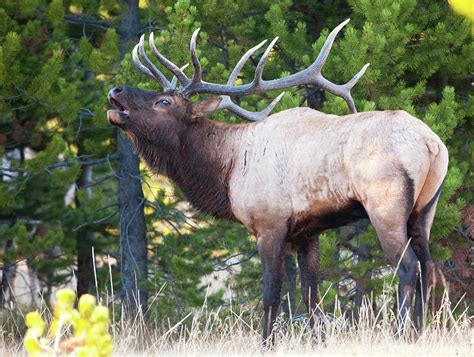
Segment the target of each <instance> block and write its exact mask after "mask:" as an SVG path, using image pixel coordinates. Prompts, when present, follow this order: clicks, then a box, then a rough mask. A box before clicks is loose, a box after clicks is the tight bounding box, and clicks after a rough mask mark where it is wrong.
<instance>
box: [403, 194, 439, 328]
mask: <svg viewBox="0 0 474 357" xmlns="http://www.w3.org/2000/svg"><path fill="white" fill-rule="evenodd" d="M435 210H436V202H434V204H432V205H431V207H428V209H422V210H421V211H420V212H413V213H412V214H411V216H410V219H409V220H408V236H409V237H411V247H412V248H413V251H414V252H415V254H416V256H417V258H418V260H419V261H420V267H421V276H420V279H419V281H418V283H417V293H416V299H415V316H414V322H415V327H416V329H417V330H419V331H421V329H422V327H423V315H424V311H425V308H426V306H427V302H428V299H429V292H430V289H431V287H432V286H433V285H434V283H435V281H434V279H435V274H434V263H433V260H432V259H431V254H430V250H429V247H428V241H429V236H430V229H431V225H432V224H433V218H434V214H435Z"/></svg>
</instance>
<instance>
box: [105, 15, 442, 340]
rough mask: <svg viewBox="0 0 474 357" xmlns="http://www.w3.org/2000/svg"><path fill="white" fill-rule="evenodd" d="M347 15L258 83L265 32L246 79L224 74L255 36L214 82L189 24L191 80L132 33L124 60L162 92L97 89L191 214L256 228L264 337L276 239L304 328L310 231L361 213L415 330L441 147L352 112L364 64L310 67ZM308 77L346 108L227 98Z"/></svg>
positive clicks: (402, 118) (113, 119)
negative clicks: (245, 103) (325, 70)
mask: <svg viewBox="0 0 474 357" xmlns="http://www.w3.org/2000/svg"><path fill="white" fill-rule="evenodd" d="M348 21H349V20H346V21H344V22H343V23H341V24H340V25H339V26H337V27H336V28H335V29H334V30H333V31H332V32H331V33H330V35H329V36H328V38H327V40H326V42H325V44H324V46H323V48H322V50H321V52H320V53H319V55H318V57H317V59H316V60H315V62H314V63H313V64H312V65H310V66H309V67H308V68H306V69H304V70H302V71H300V72H297V73H294V74H291V75H289V76H287V77H284V78H279V79H273V80H264V79H263V78H262V73H263V69H264V65H265V63H266V61H267V59H268V56H269V54H270V51H271V49H272V47H273V45H274V44H275V42H276V39H275V40H273V41H272V42H271V43H270V45H269V46H268V47H267V49H266V50H265V52H264V54H263V55H262V57H261V58H260V60H259V62H258V64H257V67H256V70H255V76H254V78H253V80H252V82H250V83H248V84H243V85H234V82H235V80H236V78H237V76H238V74H239V72H240V71H241V69H242V67H243V66H244V64H245V63H246V62H247V61H248V59H249V58H250V57H251V56H252V55H253V54H254V53H255V52H256V51H257V50H258V49H259V48H260V47H262V46H263V44H264V42H262V43H260V44H259V45H258V46H255V47H254V48H252V49H250V50H249V51H248V52H247V53H245V54H244V56H243V57H242V58H241V59H240V61H239V62H238V63H237V64H236V66H235V68H234V69H233V71H232V73H231V75H230V77H229V80H228V82H227V84H225V85H222V84H216V83H209V82H206V81H204V80H203V79H202V69H201V64H200V62H199V58H198V56H197V54H196V39H197V35H198V31H199V29H198V30H196V31H195V32H194V34H193V35H192V38H191V42H190V53H191V59H192V65H193V67H194V73H193V77H192V78H188V76H187V75H186V74H185V73H184V70H183V68H179V67H178V66H177V65H175V64H174V63H172V62H171V61H169V60H168V59H167V58H166V57H165V56H164V55H163V54H162V53H161V52H159V50H158V49H157V48H156V46H155V42H154V37H153V33H151V34H150V37H149V46H150V49H151V51H152V53H153V54H154V55H155V57H156V58H157V60H158V61H159V62H160V63H161V65H163V66H164V67H165V68H167V69H168V70H169V71H170V72H171V73H173V75H174V77H173V79H172V80H171V81H169V80H168V79H167V78H166V77H165V75H164V74H163V73H162V72H161V71H160V70H159V69H158V68H157V67H156V66H155V65H154V64H153V63H152V61H151V60H150V59H149V58H148V57H147V54H146V53H145V47H144V36H142V37H141V39H140V41H139V43H138V44H137V45H136V46H135V48H134V49H133V53H132V55H133V56H132V57H133V62H134V64H135V66H136V67H137V68H138V69H139V70H140V71H141V72H142V73H144V74H146V75H148V76H150V77H151V78H153V79H154V80H156V81H157V82H158V83H159V84H160V85H161V86H162V87H163V91H161V92H158V91H143V90H140V89H137V88H132V87H126V86H117V87H114V88H112V89H111V90H110V91H109V94H108V97H109V101H110V103H111V104H112V105H113V106H114V107H115V109H113V110H109V111H108V114H107V115H108V120H109V122H110V123H111V124H113V125H115V126H117V127H119V128H121V129H122V130H124V131H125V132H126V133H127V134H128V136H129V138H130V140H131V141H132V142H133V144H134V147H135V149H136V151H137V152H138V154H139V155H140V156H141V158H143V159H144V160H145V161H146V163H147V165H148V166H149V167H150V168H151V169H152V170H153V171H154V172H156V173H160V174H164V175H167V176H168V177H170V178H171V179H172V180H174V182H175V183H176V184H177V185H178V186H179V188H180V189H181V190H182V191H183V193H184V194H185V196H186V197H187V199H188V200H189V201H190V203H191V204H192V205H193V206H194V207H196V208H197V209H198V210H199V211H201V212H203V213H205V214H209V215H211V216H214V217H217V218H221V219H227V220H233V221H237V222H240V223H241V224H243V225H244V226H245V227H246V228H247V229H248V230H249V231H250V232H251V233H252V234H254V235H255V236H256V238H257V248H258V252H259V254H260V257H261V261H262V268H263V308H264V328H263V340H264V342H265V343H266V344H273V342H274V332H273V324H274V322H275V319H276V317H277V313H278V310H279V305H280V291H281V285H282V279H283V262H284V255H285V250H286V249H287V247H288V246H290V245H291V246H292V247H295V249H296V250H297V253H298V265H299V268H300V271H301V280H302V293H303V294H302V295H303V297H304V301H305V304H306V306H307V308H308V311H309V313H310V326H311V328H313V326H314V323H315V317H314V311H315V308H316V296H317V290H318V268H319V261H318V258H319V255H318V254H319V252H318V248H317V235H318V234H319V233H320V232H322V231H324V230H326V229H330V228H334V227H338V226H341V225H345V224H348V223H350V222H352V221H355V220H357V219H360V218H363V217H368V218H369V219H370V221H371V223H372V225H373V226H374V227H375V230H376V232H377V236H378V238H379V240H380V244H381V246H382V248H383V250H384V252H385V255H386V257H387V259H388V260H389V262H390V263H391V264H392V265H394V266H397V265H398V270H397V274H398V276H399V280H400V291H399V294H400V302H401V306H400V307H399V313H400V315H401V316H402V317H403V318H404V319H406V318H408V316H409V315H410V314H411V306H412V300H413V297H414V296H415V308H414V315H415V316H414V317H415V320H414V321H415V324H416V326H417V327H418V328H421V324H422V316H423V302H424V301H427V299H428V292H429V287H430V282H431V281H432V279H433V269H434V264H433V262H432V259H431V256H430V251H429V248H428V239H429V234H430V229H431V225H432V223H433V218H434V214H435V209H436V204H437V201H438V197H439V195H440V191H441V186H442V182H443V180H444V177H445V176H446V172H447V166H448V152H447V149H446V147H445V145H444V144H443V143H442V141H441V140H440V139H439V137H438V136H437V135H436V134H435V133H433V132H432V131H431V130H430V128H429V127H428V126H427V125H425V124H424V123H423V122H422V121H420V120H419V119H417V118H414V117H413V116H411V115H410V114H408V113H407V112H405V111H399V110H396V111H373V112H365V113H357V111H356V108H355V104H354V101H353V99H352V96H351V93H350V90H351V88H352V87H353V86H354V85H355V84H356V83H357V81H358V80H359V78H360V77H361V76H362V75H363V74H364V72H365V70H366V69H367V66H368V64H367V65H365V66H364V67H363V68H362V69H361V70H360V71H359V73H357V74H356V75H355V76H354V78H352V79H351V80H350V81H349V82H347V83H346V84H342V85H338V84H334V83H331V82H330V81H328V80H327V79H326V78H324V77H323V75H322V74H321V69H322V67H323V65H324V63H325V61H326V59H327V57H328V55H329V51H330V49H331V46H332V44H333V42H334V39H335V37H336V35H337V33H338V32H339V31H340V30H341V29H342V27H344V26H345V25H346V24H347V22H348ZM307 84H311V85H317V86H319V87H321V88H323V89H325V90H328V91H329V92H331V93H333V94H336V95H338V96H341V97H342V98H344V99H345V101H346V102H347V104H348V105H349V108H350V109H351V111H352V114H350V115H345V116H336V115H329V114H324V113H322V112H319V111H316V110H312V109H310V108H304V107H300V108H293V109H289V110H285V111H282V112H279V113H277V114H273V115H270V116H269V113H270V111H271V110H272V109H273V108H274V106H275V104H276V102H277V101H278V100H279V99H280V98H281V95H280V96H279V97H277V98H276V99H275V100H274V101H273V102H272V103H271V104H270V105H269V106H268V107H267V108H266V109H265V110H263V111H261V112H250V111H247V110H244V109H243V108H241V107H239V106H238V105H237V104H235V103H234V102H233V101H232V97H236V96H245V95H250V94H258V93H265V92H268V91H271V90H278V89H283V88H288V87H292V86H297V85H307ZM196 94H216V95H218V96H216V97H210V98H207V99H204V100H202V101H199V102H195V103H193V102H191V100H190V98H191V97H192V96H193V95H196ZM219 109H227V110H229V111H231V112H233V113H235V114H237V115H238V116H240V117H241V118H243V119H245V120H247V121H250V123H246V124H226V123H222V122H218V121H213V120H210V119H209V118H208V116H209V115H210V114H211V113H212V112H214V111H216V110H219ZM418 264H420V267H421V274H420V273H419V272H418Z"/></svg>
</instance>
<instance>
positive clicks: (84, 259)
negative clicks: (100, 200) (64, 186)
mask: <svg viewBox="0 0 474 357" xmlns="http://www.w3.org/2000/svg"><path fill="white" fill-rule="evenodd" d="M91 181H92V166H90V165H83V166H82V170H81V176H80V177H79V180H78V182H77V187H78V189H84V190H85V191H86V192H85V193H86V199H88V200H90V199H92V189H91V188H90V187H87V186H88V185H89V184H90V183H91ZM80 206H81V202H80V201H79V199H78V197H77V195H76V207H78V208H79V207H80ZM93 246H94V231H92V230H90V229H88V228H87V226H86V228H85V229H81V230H80V231H79V232H78V233H77V238H76V250H77V272H76V278H77V296H81V295H83V294H93V295H95V293H96V291H95V284H94V261H93V259H94V257H93V256H92V247H93Z"/></svg>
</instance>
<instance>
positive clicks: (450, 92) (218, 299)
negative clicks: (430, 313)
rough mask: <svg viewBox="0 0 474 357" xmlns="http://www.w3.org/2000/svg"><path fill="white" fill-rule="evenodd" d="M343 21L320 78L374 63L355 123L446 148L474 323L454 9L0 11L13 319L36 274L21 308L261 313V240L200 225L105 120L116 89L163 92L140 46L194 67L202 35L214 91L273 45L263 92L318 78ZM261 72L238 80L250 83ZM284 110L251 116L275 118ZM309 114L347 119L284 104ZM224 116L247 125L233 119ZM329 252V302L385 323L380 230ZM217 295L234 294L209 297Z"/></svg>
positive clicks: (4, 264) (468, 67) (300, 97)
mask: <svg viewBox="0 0 474 357" xmlns="http://www.w3.org/2000/svg"><path fill="white" fill-rule="evenodd" d="M347 18H350V19H351V22H350V23H349V25H347V26H346V27H345V28H344V30H343V31H342V33H341V34H340V35H339V37H338V39H337V40H336V42H335V45H334V47H333V49H332V51H331V54H330V56H329V59H328V62H327V64H326V65H325V67H324V69H323V73H324V75H325V76H326V78H329V79H330V80H332V81H334V82H336V83H343V82H346V81H347V80H349V79H350V78H351V77H352V75H353V74H354V73H357V71H358V70H359V69H360V68H361V67H362V66H363V65H364V64H365V63H370V64H371V65H370V67H369V69H368V71H367V72H366V74H365V75H364V76H363V77H362V79H361V80H360V81H359V83H358V84H357V86H356V87H355V88H354V90H353V95H354V98H355V101H356V106H357V108H358V109H359V111H370V110H393V109H403V110H406V111H407V112H409V113H411V114H412V115H414V116H416V117H418V118H420V119H422V120H423V121H424V122H425V123H427V124H428V125H429V126H430V127H431V128H432V129H433V130H434V131H435V132H436V133H437V134H438V135H439V136H440V137H441V139H442V140H443V141H444V142H445V143H446V144H447V146H448V148H449V153H450V165H449V173H448V176H447V178H446V180H445V184H444V188H443V192H442V195H441V198H440V202H439V205H438V211H437V215H436V218H435V223H434V226H433V229H432V234H431V249H432V252H433V257H434V259H435V260H436V262H438V264H439V267H440V268H441V270H442V271H443V272H444V275H445V276H446V279H447V281H448V283H449V285H450V291H451V298H452V300H453V301H454V302H455V303H456V302H458V301H459V300H460V299H463V304H466V305H467V306H468V307H469V306H470V308H471V309H472V302H473V301H474V289H473V286H474V282H473V278H474V270H473V259H474V253H473V234H474V206H473V205H472V187H473V186H472V171H471V170H470V169H471V165H472V153H473V143H472V140H471V139H472V137H473V131H472V117H473V113H474V105H473V103H474V102H473V97H472V92H471V91H472V82H473V79H474V78H473V74H472V69H473V68H474V53H473V52H474V51H473V50H474V48H473V43H472V37H471V36H472V28H471V24H470V22H469V20H467V19H465V18H463V17H462V16H459V15H457V14H456V13H455V12H453V10H452V9H451V7H450V6H449V4H448V2H447V1H441V0H437V1H432V0H419V1H416V0H396V1H382V0H347V1H344V0H332V1H331V0H324V1H312V0H311V1H310V0H294V1H290V0H283V1H263V0H254V1H250V0H248V1H245V0H241V1H235V0H221V1H217V0H196V1H190V0H178V1H168V0H164V1H154V0H149V1H145V0H140V1H138V0H121V1H113V0H53V1H46V0H21V1H18V0H3V1H2V3H1V4H0V155H1V157H2V165H1V167H0V243H1V244H0V247H1V251H0V270H1V281H0V308H1V309H15V308H18V307H19V306H18V305H19V304H18V301H19V300H20V298H21V297H20V296H16V295H15V294H14V291H15V285H16V284H19V283H18V281H19V280H20V279H23V280H24V279H26V278H25V276H26V277H27V279H26V280H27V284H26V285H27V289H26V290H23V292H22V294H23V295H27V296H28V297H29V300H27V301H30V302H31V303H34V302H35V301H38V299H40V298H41V299H44V300H46V301H48V300H49V297H50V296H51V295H52V293H53V291H54V290H55V289H56V288H57V287H58V286H62V285H64V284H69V285H74V286H76V287H77V291H78V294H79V295H81V294H83V293H87V292H88V293H92V294H97V295H98V296H99V297H101V298H102V299H103V301H105V302H106V303H108V304H109V305H114V304H121V306H124V307H125V309H124V310H123V312H127V311H129V312H132V313H135V312H136V311H137V310H142V311H146V314H147V316H149V318H156V319H160V318H161V317H163V316H166V318H167V319H168V321H171V322H176V321H180V320H181V319H182V318H183V317H184V316H186V315H187V313H188V312H189V311H191V310H192V309H193V308H196V307H201V306H202V305H203V303H204V302H206V304H207V306H209V307H211V308H217V307H219V306H224V307H225V306H228V304H229V301H230V300H229V298H231V299H232V301H233V304H235V305H237V306H238V305H239V304H244V303H245V304H247V305H250V306H254V307H256V306H258V305H259V304H260V296H261V283H260V281H261V269H260V262H259V259H258V257H257V255H256V247H255V238H254V237H252V236H251V235H250V234H249V233H248V232H247V231H246V230H245V229H244V228H243V227H242V226H240V225H238V224H235V223H230V222H226V221H217V220H213V219H211V218H209V217H206V216H202V215H199V214H197V213H196V212H195V211H193V209H192V208H191V207H189V205H187V204H186V202H185V199H184V197H183V195H182V194H181V193H180V192H179V190H178V189H177V188H176V187H175V186H174V185H173V183H172V182H169V181H168V180H167V179H166V178H164V177H161V176H157V175H153V174H152V173H151V172H150V171H149V170H148V169H147V168H146V167H145V166H144V165H143V164H142V163H139V160H138V158H137V157H136V156H135V154H134V153H133V150H132V147H131V145H130V143H129V142H128V139H127V138H126V137H125V136H124V135H123V134H122V133H121V132H120V131H118V130H117V129H116V128H115V127H113V126H111V125H109V124H108V122H107V119H106V111H107V109H108V107H109V105H108V103H107V92H108V90H109V89H110V88H112V87H113V86H114V85H117V84H129V85H133V86H138V87H140V88H145V89H155V90H156V89H159V88H157V84H156V83H154V82H152V81H150V80H149V79H148V78H146V77H145V76H143V75H142V74H140V73H139V72H138V71H136V70H135V68H134V67H133V65H132V64H131V49H132V48H133V45H134V44H135V43H136V42H137V40H138V38H139V35H140V34H142V33H145V34H147V33H149V32H152V31H154V33H155V38H156V43H157V47H158V48H160V49H162V51H163V53H164V54H165V55H166V56H167V57H168V58H170V59H172V60H173V62H175V63H177V64H178V65H180V66H182V65H184V64H186V63H188V62H189V61H190V59H189V50H188V46H189V45H188V43H189V42H188V41H189V39H190V37H191V34H192V32H193V31H194V30H195V29H196V28H198V27H200V28H201V32H200V36H199V44H198V48H199V50H198V52H199V54H200V58H201V63H202V66H203V72H204V77H205V78H206V79H207V80H209V81H213V82H219V83H225V82H226V80H227V78H228V76H229V74H230V71H231V70H232V68H233V66H234V65H235V63H236V62H237V60H238V59H239V58H240V57H241V56H242V54H243V53H245V51H246V50H248V49H249V48H251V47H253V46H254V45H256V44H257V43H259V42H261V41H262V40H263V39H272V38H273V37H275V36H279V41H278V42H277V45H276V47H275V49H274V51H273V53H272V54H271V58H270V60H269V63H268V64H267V66H266V68H265V74H264V76H265V78H278V77H280V76H283V75H285V74H288V73H293V72H295V71H298V70H301V69H302V68H305V67H306V66H308V65H309V64H310V63H311V62H312V61H313V60H314V59H315V58H316V56H317V54H318V52H319V50H320V49H321V46H322V44H323V43H324V40H325V39H326V37H327V35H328V33H329V31H330V30H332V29H333V28H334V27H335V26H337V25H338V24H339V23H341V22H342V21H343V20H345V19H347ZM150 57H151V56H150ZM257 61H258V56H257V57H255V58H252V60H251V61H250V63H251V65H247V66H246V67H245V68H244V70H243V72H242V73H241V76H240V78H239V81H241V82H243V83H246V82H248V81H250V80H251V78H252V76H253V72H254V69H255V65H256V62H257ZM186 71H187V73H188V75H189V74H190V72H189V71H190V69H189V68H188V69H187V70H186ZM278 94H279V93H270V94H268V95H266V96H264V97H256V96H251V97H245V98H242V99H241V101H240V104H241V106H243V107H245V108H247V109H250V110H257V109H262V108H263V107H265V106H266V104H267V103H268V102H269V101H270V100H271V99H272V98H274V97H275V96H276V95H278ZM297 106H309V107H312V108H315V109H318V110H321V111H324V112H326V113H333V114H338V115H343V114H347V113H348V109H347V106H346V104H345V103H344V101H343V100H342V99H340V98H336V97H334V96H332V95H330V94H328V93H325V92H322V91H321V90H320V88H317V87H312V86H301V87H298V88H293V89H291V90H288V91H287V92H286V94H285V95H284V97H283V99H282V100H281V102H280V103H279V104H278V106H277V107H276V109H275V111H274V112H277V111H280V110H283V109H286V108H291V107H297ZM212 118H213V119H214V120H221V121H226V122H230V123H237V122H240V120H239V119H238V118H236V117H234V116H233V115H232V114H230V113H227V112H219V113H216V114H214V115H213V116H212ZM365 139H366V140H370V138H365ZM320 251H321V270H322V272H321V273H322V275H321V291H322V292H323V294H324V296H325V300H324V304H325V305H326V306H328V307H329V306H332V305H333V304H334V301H335V299H336V297H337V299H338V300H339V301H340V302H341V304H342V305H341V306H342V309H343V310H344V311H347V312H349V313H351V312H352V311H355V309H356V308H357V306H360V304H361V303H362V302H363V297H364V296H369V297H371V301H372V303H373V304H374V307H375V308H377V298H378V297H379V296H381V295H382V294H383V293H384V287H385V286H386V284H389V283H390V282H391V280H392V276H391V274H388V275H387V274H385V273H386V272H387V271H389V268H388V264H387V261H386V260H385V258H384V256H383V253H382V251H381V249H380V246H379V243H378V241H377V238H376V235H375V233H374V231H373V229H372V228H371V227H370V225H369V224H368V222H363V221H362V222H359V223H358V224H356V225H353V226H350V227H344V228H341V229H337V230H333V231H328V232H326V233H324V234H322V235H321V237H320ZM295 264H296V263H295V258H294V257H293V256H291V255H289V256H288V257H287V262H286V272H287V284H286V285H287V286H286V288H285V289H286V290H285V291H287V292H289V294H288V295H286V297H285V301H288V300H289V301H290V303H291V304H293V305H294V306H293V307H292V308H293V310H294V311H300V312H302V311H303V308H302V303H301V299H300V296H299V292H298V289H296V288H295V285H296V283H297V281H298V276H297V273H296V269H295ZM25 266H26V267H27V268H26V270H23V272H24V271H27V274H26V275H25V276H20V275H21V274H20V273H19V271H20V270H21V269H20V267H25ZM229 272H231V273H232V274H227V273H229ZM223 276H224V277H226V279H223ZM215 279H218V281H219V284H220V285H218V287H217V288H215V287H214V286H213V288H212V289H210V288H209V287H208V283H209V282H212V281H213V280H215ZM214 285H215V284H214ZM105 297H107V299H105ZM22 301H23V300H22ZM285 309H286V310H288V304H287V305H286V307H285ZM115 311H116V313H117V314H120V312H121V309H116V310H115ZM471 311H472V310H471ZM2 321H3V320H2Z"/></svg>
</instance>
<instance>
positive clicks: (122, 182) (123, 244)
mask: <svg viewBox="0 0 474 357" xmlns="http://www.w3.org/2000/svg"><path fill="white" fill-rule="evenodd" d="M120 3H121V5H122V16H121V19H122V23H121V26H120V30H119V33H120V43H121V54H122V56H123V55H124V54H125V53H126V51H128V50H129V49H130V45H131V44H132V42H133V43H135V42H136V41H137V36H138V31H139V28H140V22H139V17H138V0H121V1H120ZM117 151H118V172H117V173H118V177H119V179H118V195H119V211H120V218H119V220H120V258H121V277H122V299H123V308H124V312H125V313H126V314H127V315H128V316H133V317H134V316H136V314H137V313H138V312H140V311H141V312H144V311H145V309H146V304H147V298H148V295H147V290H146V287H145V284H144V283H145V282H146V278H147V241H146V225H145V215H144V212H143V206H144V197H143V190H142V186H141V179H140V168H139V159H138V157H137V155H135V153H134V152H133V147H132V143H131V142H130V141H129V140H128V139H127V137H126V136H125V135H124V134H123V133H122V132H121V131H120V130H118V133H117Z"/></svg>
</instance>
